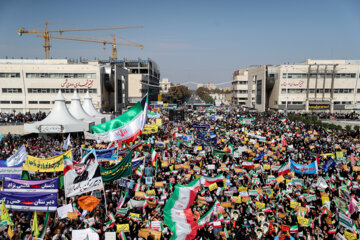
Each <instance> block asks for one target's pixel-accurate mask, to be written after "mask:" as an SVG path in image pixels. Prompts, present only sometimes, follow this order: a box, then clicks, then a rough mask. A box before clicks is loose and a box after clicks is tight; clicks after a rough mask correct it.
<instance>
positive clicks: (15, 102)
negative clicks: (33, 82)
mask: <svg viewBox="0 0 360 240" xmlns="http://www.w3.org/2000/svg"><path fill="white" fill-rule="evenodd" d="M22 103H23V102H22V101H11V104H22Z"/></svg>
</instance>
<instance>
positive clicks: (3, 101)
mask: <svg viewBox="0 0 360 240" xmlns="http://www.w3.org/2000/svg"><path fill="white" fill-rule="evenodd" d="M0 104H10V101H5V100H2V101H0Z"/></svg>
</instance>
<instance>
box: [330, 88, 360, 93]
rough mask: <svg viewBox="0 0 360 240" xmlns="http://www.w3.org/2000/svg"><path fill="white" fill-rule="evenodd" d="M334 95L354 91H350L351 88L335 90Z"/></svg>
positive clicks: (352, 91) (352, 90)
mask: <svg viewBox="0 0 360 240" xmlns="http://www.w3.org/2000/svg"><path fill="white" fill-rule="evenodd" d="M358 91H359V90H358ZM334 93H354V89H351V88H336V89H334Z"/></svg>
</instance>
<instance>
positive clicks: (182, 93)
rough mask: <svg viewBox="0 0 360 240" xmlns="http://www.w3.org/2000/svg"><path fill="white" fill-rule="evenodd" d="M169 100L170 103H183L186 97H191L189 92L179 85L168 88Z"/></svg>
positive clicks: (186, 88)
mask: <svg viewBox="0 0 360 240" xmlns="http://www.w3.org/2000/svg"><path fill="white" fill-rule="evenodd" d="M168 95H169V100H170V102H172V103H176V102H177V101H178V100H180V101H181V102H183V101H184V100H185V99H186V98H187V97H189V96H190V95H191V91H190V90H189V88H188V87H186V86H183V85H180V86H175V87H170V88H169V92H168Z"/></svg>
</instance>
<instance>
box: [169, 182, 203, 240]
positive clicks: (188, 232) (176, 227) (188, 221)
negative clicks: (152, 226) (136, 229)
mask: <svg viewBox="0 0 360 240" xmlns="http://www.w3.org/2000/svg"><path fill="white" fill-rule="evenodd" d="M199 187H200V179H196V180H194V181H192V182H190V183H189V184H188V185H176V186H175V190H174V192H173V194H172V195H171V197H170V198H169V200H168V201H167V202H166V205H165V207H164V222H165V224H166V225H167V226H168V227H169V228H170V230H171V231H172V232H173V233H174V235H173V236H172V237H171V239H172V240H174V239H184V240H185V239H194V238H195V237H196V234H197V229H198V223H197V222H196V221H195V220H194V215H193V212H192V211H191V208H190V206H191V205H192V204H193V202H194V200H195V197H196V192H197V191H198V190H199Z"/></svg>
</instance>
